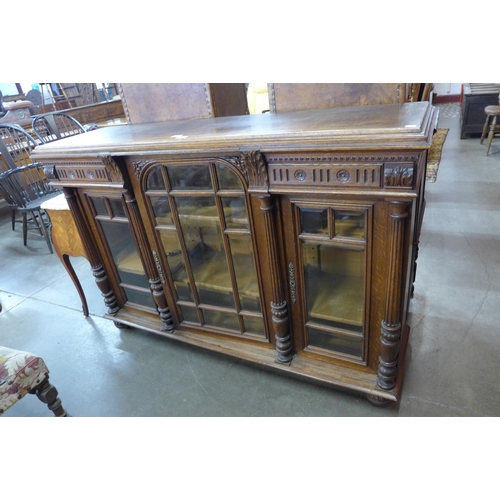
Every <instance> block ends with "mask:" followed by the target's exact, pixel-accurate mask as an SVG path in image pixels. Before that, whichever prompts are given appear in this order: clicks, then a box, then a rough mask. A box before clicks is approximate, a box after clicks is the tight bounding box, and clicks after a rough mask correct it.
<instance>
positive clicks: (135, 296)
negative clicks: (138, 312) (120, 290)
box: [125, 288, 156, 311]
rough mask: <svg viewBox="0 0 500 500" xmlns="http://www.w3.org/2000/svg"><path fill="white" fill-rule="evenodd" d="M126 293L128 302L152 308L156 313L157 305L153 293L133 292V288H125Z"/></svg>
mask: <svg viewBox="0 0 500 500" xmlns="http://www.w3.org/2000/svg"><path fill="white" fill-rule="evenodd" d="M125 293H126V294H127V298H128V300H130V301H131V302H135V303H136V304H140V305H141V306H146V307H151V308H153V309H154V310H155V311H156V304H155V301H154V299H153V297H152V296H151V293H147V292H141V291H140V290H132V289H131V288H125Z"/></svg>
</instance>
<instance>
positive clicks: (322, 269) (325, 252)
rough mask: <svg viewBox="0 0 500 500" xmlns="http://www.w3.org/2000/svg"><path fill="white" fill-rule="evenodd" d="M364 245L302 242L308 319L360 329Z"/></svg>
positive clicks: (362, 312)
mask: <svg viewBox="0 0 500 500" xmlns="http://www.w3.org/2000/svg"><path fill="white" fill-rule="evenodd" d="M364 253H365V252H364V248H361V249H350V248H342V247H335V246H333V245H331V244H317V243H312V242H303V243H302V256H303V265H304V277H305V289H306V303H307V311H308V320H309V321H313V322H317V323H320V324H323V325H327V326H331V327H332V328H339V327H340V328H343V329H346V330H349V331H354V332H359V331H362V325H363V315H364V266H365V264H364V262H365V257H364Z"/></svg>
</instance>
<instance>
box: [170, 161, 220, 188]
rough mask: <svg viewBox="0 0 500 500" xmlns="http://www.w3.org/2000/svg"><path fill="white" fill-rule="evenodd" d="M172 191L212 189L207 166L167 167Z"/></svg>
mask: <svg viewBox="0 0 500 500" xmlns="http://www.w3.org/2000/svg"><path fill="white" fill-rule="evenodd" d="M167 171H168V177H169V179H170V185H171V187H172V189H174V190H175V189H193V190H200V189H203V190H206V189H213V187H212V181H211V179H210V171H209V169H208V165H199V166H192V167H189V166H185V167H167Z"/></svg>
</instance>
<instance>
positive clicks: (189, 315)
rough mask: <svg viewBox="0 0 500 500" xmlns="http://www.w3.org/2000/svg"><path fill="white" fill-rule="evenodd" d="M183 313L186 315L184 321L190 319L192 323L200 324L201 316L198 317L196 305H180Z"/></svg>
mask: <svg viewBox="0 0 500 500" xmlns="http://www.w3.org/2000/svg"><path fill="white" fill-rule="evenodd" d="M180 309H181V312H182V315H183V316H184V321H189V322H191V323H196V324H197V325H199V324H200V318H198V313H197V312H196V309H195V308H194V307H188V306H180Z"/></svg>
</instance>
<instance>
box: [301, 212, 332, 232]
mask: <svg viewBox="0 0 500 500" xmlns="http://www.w3.org/2000/svg"><path fill="white" fill-rule="evenodd" d="M300 225H301V231H302V232H303V233H312V234H328V209H327V208H325V209H324V210H322V209H318V208H301V209H300Z"/></svg>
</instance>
